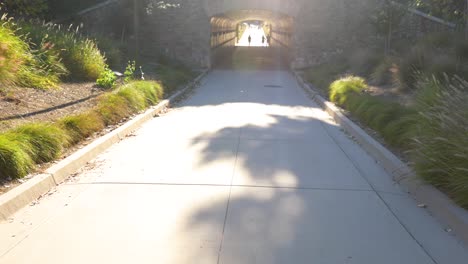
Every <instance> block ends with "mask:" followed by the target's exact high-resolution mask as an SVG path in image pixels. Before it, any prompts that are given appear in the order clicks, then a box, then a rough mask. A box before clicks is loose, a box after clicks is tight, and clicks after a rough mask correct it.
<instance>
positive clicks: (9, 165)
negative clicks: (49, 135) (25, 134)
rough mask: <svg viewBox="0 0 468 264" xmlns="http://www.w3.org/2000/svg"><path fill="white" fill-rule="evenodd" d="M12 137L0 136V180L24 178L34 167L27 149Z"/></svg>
mask: <svg viewBox="0 0 468 264" xmlns="http://www.w3.org/2000/svg"><path fill="white" fill-rule="evenodd" d="M28 147H29V148H30V146H25V145H24V144H21V142H18V141H16V140H15V139H14V138H13V137H12V135H8V134H0V179H2V180H8V179H17V178H22V177H24V176H26V175H27V174H28V173H29V172H30V170H31V169H32V168H33V167H34V162H33V160H32V159H31V156H30V155H29V153H28V150H27V148H28Z"/></svg>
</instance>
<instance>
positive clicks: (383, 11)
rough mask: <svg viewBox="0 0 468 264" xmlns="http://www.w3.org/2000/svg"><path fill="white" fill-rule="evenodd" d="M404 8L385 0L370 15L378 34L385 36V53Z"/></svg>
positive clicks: (387, 51) (389, 47)
mask: <svg viewBox="0 0 468 264" xmlns="http://www.w3.org/2000/svg"><path fill="white" fill-rule="evenodd" d="M405 12H406V10H405V9H404V8H402V7H401V6H398V5H395V4H394V3H393V1H391V0H386V1H385V3H384V5H383V7H380V8H378V9H377V10H376V11H375V12H374V15H373V16H372V17H371V22H372V24H373V25H374V28H375V30H376V32H377V34H378V35H381V36H383V37H384V38H385V54H386V55H387V54H388V53H389V52H390V49H391V44H392V36H393V32H394V30H395V29H396V28H397V27H398V26H399V25H400V23H401V20H402V18H403V16H404V14H405Z"/></svg>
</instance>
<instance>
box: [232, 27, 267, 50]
mask: <svg viewBox="0 0 468 264" xmlns="http://www.w3.org/2000/svg"><path fill="white" fill-rule="evenodd" d="M249 36H250V37H251V38H252V41H251V43H250V45H249ZM262 37H263V38H264V43H262ZM236 46H238V47H249V46H250V47H268V46H269V44H268V41H267V36H266V34H265V30H263V28H262V27H261V26H259V25H252V24H250V25H249V26H248V27H247V29H246V30H245V32H244V34H243V35H242V37H241V38H240V40H239V42H238V43H236Z"/></svg>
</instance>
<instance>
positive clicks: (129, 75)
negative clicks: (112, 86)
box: [124, 61, 136, 82]
mask: <svg viewBox="0 0 468 264" xmlns="http://www.w3.org/2000/svg"><path fill="white" fill-rule="evenodd" d="M135 69H136V65H135V61H129V62H128V64H127V67H126V68H125V72H124V81H125V82H129V81H131V80H133V77H134V75H135Z"/></svg>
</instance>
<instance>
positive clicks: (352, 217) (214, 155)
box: [184, 105, 427, 264]
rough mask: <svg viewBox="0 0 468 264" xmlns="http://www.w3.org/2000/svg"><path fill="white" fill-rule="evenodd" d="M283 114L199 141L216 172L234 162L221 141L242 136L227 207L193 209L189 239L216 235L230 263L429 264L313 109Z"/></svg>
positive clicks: (222, 255)
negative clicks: (195, 233)
mask: <svg viewBox="0 0 468 264" xmlns="http://www.w3.org/2000/svg"><path fill="white" fill-rule="evenodd" d="M259 107H260V105H259ZM283 110H284V114H283V115H281V114H265V115H266V118H265V119H263V120H261V121H260V122H254V121H253V120H249V121H246V123H245V124H243V125H239V126H233V127H224V128H221V129H219V130H218V131H216V132H214V133H209V134H201V135H199V137H196V138H194V139H193V140H192V142H193V144H195V145H197V146H199V145H200V144H201V145H203V146H204V147H203V148H202V149H201V152H200V154H201V158H200V161H199V163H200V164H199V166H207V165H209V164H216V163H217V162H219V161H221V160H224V159H226V158H229V157H227V156H226V155H229V153H230V152H229V149H226V150H222V149H221V150H220V146H219V145H218V144H216V142H217V141H218V140H219V139H223V138H224V139H225V138H230V139H232V138H234V136H233V133H232V131H233V129H239V130H238V131H239V132H238V134H237V140H238V149H237V152H236V153H232V152H231V155H233V156H232V158H236V165H235V170H234V172H233V175H232V179H231V188H230V196H229V202H228V201H227V200H226V199H225V197H222V198H221V197H219V198H220V199H218V200H217V201H216V202H214V201H213V200H211V203H210V204H209V205H208V206H201V207H198V208H192V210H191V215H190V216H189V217H188V219H187V223H186V230H185V231H184V232H186V233H187V234H191V232H192V231H193V230H210V232H213V233H217V234H219V235H220V236H221V237H222V238H221V239H222V242H221V245H219V246H220V251H219V262H218V263H223V264H229V263H265V264H266V263H270V264H274V263H278V264H279V263H389V264H390V263H408V264H410V263H425V260H426V258H427V257H426V256H424V254H419V253H414V252H416V251H417V250H418V246H417V244H415V243H413V240H412V238H411V237H410V236H409V235H408V234H407V233H406V232H405V231H404V230H403V229H401V227H400V226H399V224H398V222H397V221H396V220H395V219H394V218H393V217H392V215H391V213H390V212H389V211H388V210H387V209H386V208H385V207H384V206H382V203H381V201H380V200H379V198H378V196H377V195H376V194H375V193H374V192H373V191H372V188H371V187H370V186H369V184H368V183H367V182H366V181H365V180H364V178H363V177H362V175H360V173H359V171H358V170H357V169H356V168H355V167H354V166H353V164H352V163H351V161H350V160H349V159H348V158H347V156H346V155H345V154H344V153H343V152H342V151H341V149H340V148H339V146H337V145H336V143H335V142H334V141H333V139H332V138H331V137H329V136H328V134H327V132H326V130H325V128H327V129H338V128H337V127H336V126H335V125H334V124H333V123H331V122H329V121H328V120H327V119H325V118H323V116H320V115H317V113H316V112H314V111H313V108H312V109H310V110H311V111H310V112H308V113H306V114H304V113H302V114H297V115H294V114H292V113H291V112H289V113H288V112H287V107H283ZM322 118H323V119H322ZM247 120H248V119H247ZM219 154H222V155H219ZM226 208H227V209H226ZM222 214H226V215H225V216H226V218H225V220H224V222H223V223H220V219H221V217H222ZM221 226H223V228H222V229H221ZM383 237H385V238H383ZM395 245H398V246H395ZM389 248H393V249H394V250H388V249H389ZM368 249H372V252H369V251H368ZM195 258H197V257H196V256H195ZM202 262H203V261H202Z"/></svg>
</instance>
